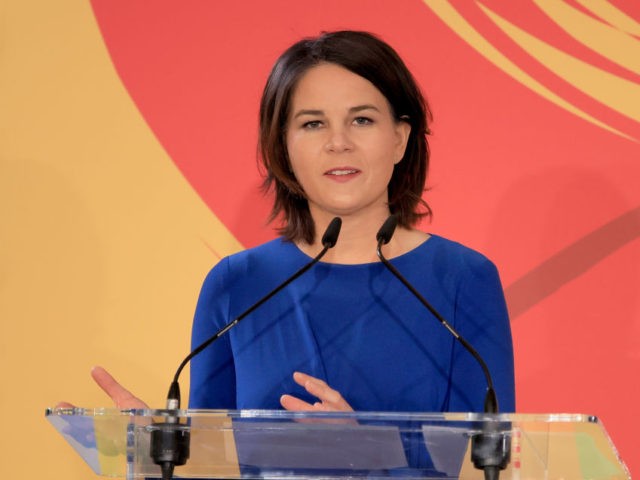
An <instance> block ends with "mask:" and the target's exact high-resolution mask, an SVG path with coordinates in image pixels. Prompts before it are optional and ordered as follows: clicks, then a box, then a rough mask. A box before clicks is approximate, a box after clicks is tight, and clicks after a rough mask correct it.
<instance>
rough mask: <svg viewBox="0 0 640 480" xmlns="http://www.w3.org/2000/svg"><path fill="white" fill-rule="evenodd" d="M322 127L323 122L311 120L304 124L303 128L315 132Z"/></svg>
mask: <svg viewBox="0 0 640 480" xmlns="http://www.w3.org/2000/svg"><path fill="white" fill-rule="evenodd" d="M320 126H322V122H321V121H320V120H310V121H308V122H304V123H303V124H302V128H305V129H307V130H313V129H315V128H319V127H320Z"/></svg>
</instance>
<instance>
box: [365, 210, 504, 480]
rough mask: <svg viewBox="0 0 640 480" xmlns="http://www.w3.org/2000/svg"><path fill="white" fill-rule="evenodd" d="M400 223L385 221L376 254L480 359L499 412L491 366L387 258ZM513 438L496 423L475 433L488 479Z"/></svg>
mask: <svg viewBox="0 0 640 480" xmlns="http://www.w3.org/2000/svg"><path fill="white" fill-rule="evenodd" d="M397 225H398V217H397V215H395V214H394V215H391V216H390V217H389V218H387V220H386V221H385V222H384V223H383V224H382V227H380V230H378V233H377V234H376V240H377V241H378V247H377V249H376V253H377V254H378V258H380V261H381V262H382V263H383V264H384V266H385V267H386V268H387V269H388V270H389V271H390V272H391V273H392V274H393V275H394V276H395V277H396V278H397V279H398V280H400V281H401V282H402V283H403V284H404V286H405V287H407V289H409V291H410V292H411V293H412V294H413V295H414V296H415V297H416V298H417V299H418V300H419V301H420V303H422V305H424V306H425V307H426V308H427V310H429V311H430V312H431V314H432V315H433V316H434V317H436V319H437V320H438V321H439V322H440V323H441V324H442V326H443V327H445V328H446V329H447V330H448V331H449V333H451V335H453V337H454V338H455V339H456V340H457V341H458V342H459V343H460V344H461V345H462V346H463V347H464V348H465V349H466V350H467V351H468V352H469V353H470V354H471V355H472V356H473V358H475V359H476V361H477V362H478V363H479V364H480V367H481V368H482V371H483V372H484V376H485V379H486V382H487V393H486V396H485V399H484V413H492V414H496V413H498V397H497V395H496V391H495V389H494V388H493V379H492V378H491V373H490V372H489V367H488V366H487V364H486V362H485V361H484V359H483V358H482V356H481V355H480V354H479V353H478V352H477V351H476V349H475V348H473V346H472V345H471V344H470V343H469V342H468V341H467V340H465V339H464V337H462V336H461V335H460V334H459V333H458V332H457V331H456V330H455V329H454V328H453V327H452V326H451V325H450V324H449V322H447V320H446V319H445V318H444V317H443V316H442V315H441V314H440V313H439V312H438V311H437V310H436V309H435V308H434V307H433V306H432V305H431V304H430V303H429V302H428V301H427V300H426V299H425V298H424V297H423V296H422V295H421V294H420V292H418V291H417V290H416V289H415V287H414V286H413V285H411V283H410V282H409V281H408V280H407V279H406V278H405V277H404V276H403V275H402V274H401V273H400V272H399V271H398V269H397V268H396V267H394V266H393V265H392V264H391V262H389V260H387V259H386V258H385V256H384V255H383V253H382V245H386V244H388V243H389V241H390V240H391V238H392V237H393V234H394V232H395V230H396V227H397ZM510 443H511V442H510V439H509V438H508V437H507V436H505V435H504V434H502V433H501V432H496V430H495V425H490V424H485V426H484V428H483V433H482V434H479V435H474V436H473V438H472V449H471V459H472V461H473V464H474V465H475V467H476V468H479V469H483V470H484V472H485V478H486V479H487V480H488V479H497V478H498V476H499V470H504V469H505V468H506V466H507V465H508V464H509V461H510V457H511V454H510V450H511V446H510Z"/></svg>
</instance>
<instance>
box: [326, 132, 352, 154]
mask: <svg viewBox="0 0 640 480" xmlns="http://www.w3.org/2000/svg"><path fill="white" fill-rule="evenodd" d="M326 149H327V151H329V152H336V153H338V152H345V151H350V150H352V149H353V143H352V142H351V139H350V138H349V135H348V134H347V132H345V131H344V129H335V130H331V131H330V132H329V138H328V139H327V143H326Z"/></svg>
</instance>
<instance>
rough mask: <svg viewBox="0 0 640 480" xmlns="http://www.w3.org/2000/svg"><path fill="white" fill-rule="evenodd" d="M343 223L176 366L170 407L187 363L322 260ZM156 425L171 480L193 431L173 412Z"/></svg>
mask: <svg viewBox="0 0 640 480" xmlns="http://www.w3.org/2000/svg"><path fill="white" fill-rule="evenodd" d="M341 226H342V219H341V218H340V217H335V218H334V219H333V220H331V222H330V223H329V225H328V226H327V229H326V230H325V232H324V235H322V246H323V248H322V251H320V253H319V254H318V255H316V256H315V257H314V258H313V259H312V260H311V261H310V262H308V263H307V264H306V265H304V266H303V267H302V268H300V269H299V270H298V271H297V272H295V273H294V274H293V275H291V276H290V277H289V278H287V279H286V280H285V281H284V282H282V283H281V284H280V285H278V286H277V287H276V288H274V289H273V290H271V291H270V292H269V293H268V294H266V295H265V296H264V297H262V298H261V299H260V300H258V301H257V302H256V303H255V304H253V305H252V306H251V307H249V308H248V309H247V310H245V311H244V312H243V313H241V314H240V315H239V316H238V317H236V318H235V319H234V320H232V321H230V322H229V323H227V324H226V325H225V326H224V327H222V328H221V329H220V330H218V331H217V332H216V333H214V334H213V335H212V336H211V337H209V338H208V339H207V340H205V341H204V342H202V343H201V344H200V345H198V346H197V347H196V348H195V349H193V351H192V352H191V353H190V354H189V355H187V356H186V357H185V359H184V360H183V361H182V363H181V364H180V366H179V367H178V369H177V370H176V373H175V375H174V376H173V381H172V382H171V386H170V387H169V393H168V394H167V410H171V411H175V410H179V409H180V384H179V383H178V378H179V377H180V373H182V370H183V369H184V367H185V366H186V365H187V364H188V363H189V362H190V361H191V359H192V358H193V357H195V356H196V355H198V354H199V353H200V352H202V351H203V350H204V349H205V348H207V347H208V346H209V345H211V344H212V343H213V342H215V341H216V340H218V339H219V338H220V337H221V336H223V335H224V334H225V333H227V332H228V331H229V330H231V329H232V328H233V327H235V326H236V325H238V323H240V321H242V320H243V319H244V318H245V317H247V316H248V315H249V314H251V313H252V312H253V311H254V310H256V309H258V308H259V307H260V306H262V304H264V303H265V302H266V301H268V300H269V299H271V298H272V297H273V296H274V295H276V294H277V293H278V292H280V291H281V290H282V289H283V288H285V287H286V286H287V285H289V284H290V283H291V282H293V281H294V280H296V279H297V278H298V277H300V276H301V275H302V274H304V273H305V272H306V271H307V270H309V269H310V268H311V267H313V266H314V265H315V264H316V263H318V262H319V261H320V259H321V258H322V257H324V255H325V254H326V253H327V252H328V251H329V249H330V248H333V247H334V246H335V245H336V243H337V241H338V236H339V235H340V227H341ZM154 427H157V428H154V430H152V431H151V457H152V458H153V461H154V463H156V464H157V465H160V468H161V470H162V478H163V480H171V479H172V478H173V469H174V466H179V465H184V464H185V463H186V462H187V460H188V458H189V431H188V428H187V427H186V426H185V425H180V424H179V423H178V418H177V416H175V415H173V414H171V415H169V416H168V417H167V419H166V421H165V422H164V423H159V424H155V425H154Z"/></svg>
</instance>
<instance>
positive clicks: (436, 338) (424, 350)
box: [189, 235, 515, 412]
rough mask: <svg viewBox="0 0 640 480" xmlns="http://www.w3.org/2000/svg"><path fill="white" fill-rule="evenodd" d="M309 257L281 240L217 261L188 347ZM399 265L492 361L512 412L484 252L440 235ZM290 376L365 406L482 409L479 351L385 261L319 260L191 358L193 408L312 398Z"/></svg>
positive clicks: (510, 376) (494, 288) (507, 365)
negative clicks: (300, 375)
mask: <svg viewBox="0 0 640 480" xmlns="http://www.w3.org/2000/svg"><path fill="white" fill-rule="evenodd" d="M309 260H310V258H309V257H308V256H307V255H305V254H304V253H303V252H302V251H301V250H299V249H298V248H297V247H296V246H295V245H294V244H292V243H290V242H288V241H286V240H283V239H276V240H273V241H271V242H268V243H266V244H264V245H261V246H259V247H256V248H253V249H249V250H245V251H243V252H240V253H238V254H235V255H232V256H230V257H227V258H224V259H223V260H221V261H220V262H219V263H218V264H217V265H216V266H215V267H214V268H213V269H212V270H211V272H210V273H209V275H208V276H207V278H206V279H205V281H204V285H203V287H202V291H201V294H200V298H199V300H198V305H197V308H196V313H195V320H194V324H193V332H192V347H194V348H195V347H196V346H198V345H200V344H201V343H202V342H203V341H204V340H205V339H207V338H208V337H209V336H211V335H212V334H214V333H215V332H216V331H217V330H219V329H220V328H222V327H223V326H224V325H225V324H227V323H228V322H229V321H231V320H232V319H234V318H236V317H237V316H238V315H240V314H241V313H242V312H243V311H245V310H246V309H247V308H249V307H250V306H251V305H252V304H254V303H255V302H256V301H257V300H259V299H260V298H262V297H263V296H264V295H265V294H267V293H268V292H270V291H271V290H272V289H273V288H275V287H276V286H277V285H279V284H280V283H281V282H282V281H284V280H285V279H286V278H287V277H289V276H290V275H291V274H292V273H294V272H295V271H296V270H298V269H299V268H300V267H302V266H303V265H304V264H305V263H307V262H308V261H309ZM391 262H392V263H393V264H394V265H395V266H396V268H397V269H398V270H399V271H400V272H401V273H402V274H403V275H405V276H406V278H407V279H408V280H409V281H410V282H411V283H412V284H413V285H414V286H415V287H416V288H417V290H418V291H419V292H421V293H422V294H423V296H425V297H426V298H427V300H428V301H429V302H430V303H431V304H432V305H433V306H434V307H435V308H436V309H437V310H438V311H439V312H440V313H441V314H442V315H443V316H444V318H446V319H447V321H448V322H449V323H450V324H451V325H452V326H453V327H454V328H455V329H456V330H457V331H458V332H459V333H460V334H461V335H462V336H463V337H465V338H466V339H467V340H468V341H469V342H470V343H471V344H472V345H473V346H474V347H475V349H476V350H478V352H479V353H480V355H482V357H483V358H484V359H485V361H486V362H487V364H488V366H489V370H490V372H491V374H492V377H493V381H494V385H495V388H496V392H497V394H498V401H499V403H500V411H502V412H512V411H514V409H515V393H514V365H513V347H512V341H511V330H510V326H509V318H508V314H507V308H506V304H505V301H504V295H503V292H502V287H501V285H500V279H499V276H498V272H497V270H496V268H495V266H494V265H493V263H491V262H490V261H489V260H488V259H487V258H486V257H484V256H483V255H481V254H479V253H477V252H475V251H473V250H471V249H469V248H467V247H464V246H462V245H460V244H458V243H455V242H452V241H450V240H446V239H444V238H442V237H439V236H436V235H432V236H431V237H430V238H429V239H428V240H427V241H425V242H424V243H422V244H421V245H420V246H418V247H416V248H415V249H413V250H411V251H410V252H408V253H405V254H404V255H401V256H399V257H396V258H394V259H393V260H391ZM294 371H301V372H305V373H308V374H309V375H312V376H314V377H318V378H321V379H323V380H325V381H326V382H327V383H328V384H329V385H330V386H331V387H332V388H334V389H336V390H338V391H339V392H340V393H341V394H342V396H343V397H344V398H345V400H346V401H347V402H348V403H349V404H350V405H351V406H352V407H353V408H354V409H355V410H363V411H405V412H409V411H412V412H418V411H422V412H440V411H482V407H483V402H484V396H485V391H486V383H485V378H484V375H483V373H482V370H481V368H480V366H479V365H478V364H477V363H476V361H475V360H474V358H473V357H472V356H471V355H470V354H469V353H468V352H467V351H466V350H465V349H464V348H463V347H462V346H461V345H460V344H459V343H458V342H456V341H455V340H454V338H453V337H452V336H451V334H450V333H449V332H448V331H447V330H446V329H445V328H444V327H443V326H442V325H441V324H440V323H439V322H438V321H437V320H436V319H435V318H434V317H433V315H432V314H431V313H430V312H429V311H428V310H426V309H425V307H424V306H423V305H422V304H421V303H420V302H419V301H418V300H417V299H415V298H414V297H413V295H412V294H411V293H410V292H409V291H408V290H407V289H406V287H405V286H404V285H402V284H401V283H400V281H399V280H397V279H396V278H395V277H394V276H393V275H392V274H391V273H390V272H388V271H387V270H386V269H385V267H384V266H383V265H382V264H381V263H377V262H376V263H368V264H362V265H340V264H330V263H322V262H321V263H318V264H317V265H315V266H314V267H313V268H312V269H311V270H310V271H308V272H306V273H305V274H304V275H303V276H302V277H300V278H299V279H297V280H296V281H295V282H294V283H292V284H291V285H289V286H288V287H287V288H285V289H284V290H283V291H281V292H280V293H278V294H277V296H275V297H274V298H272V299H270V300H269V301H268V302H267V303H265V304H264V305H263V306H262V307H260V308H259V309H258V310H256V311H255V312H253V313H252V314H251V315H249V316H247V317H246V318H245V319H244V320H243V321H242V322H240V323H239V324H238V325H236V327H235V328H233V329H232V330H231V331H229V332H228V333H227V334H226V335H225V336H223V337H221V338H220V339H219V340H218V341H217V342H215V343H214V344H213V345H210V346H209V347H208V348H207V349H206V350H205V351H203V352H202V353H201V354H200V355H199V356H197V357H195V358H194V359H193V361H192V364H191V391H190V399H189V407H190V408H208V409H209V408H222V409H279V408H281V407H280V402H279V399H280V396H281V395H282V394H284V393H288V394H292V395H295V396H298V397H300V398H303V399H305V400H306V401H310V402H312V403H313V402H314V401H315V399H314V398H313V397H311V396H310V395H308V394H307V393H306V392H305V391H304V389H303V388H302V387H300V386H298V385H297V384H296V383H295V382H294V381H293V378H292V374H293V372H294Z"/></svg>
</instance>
